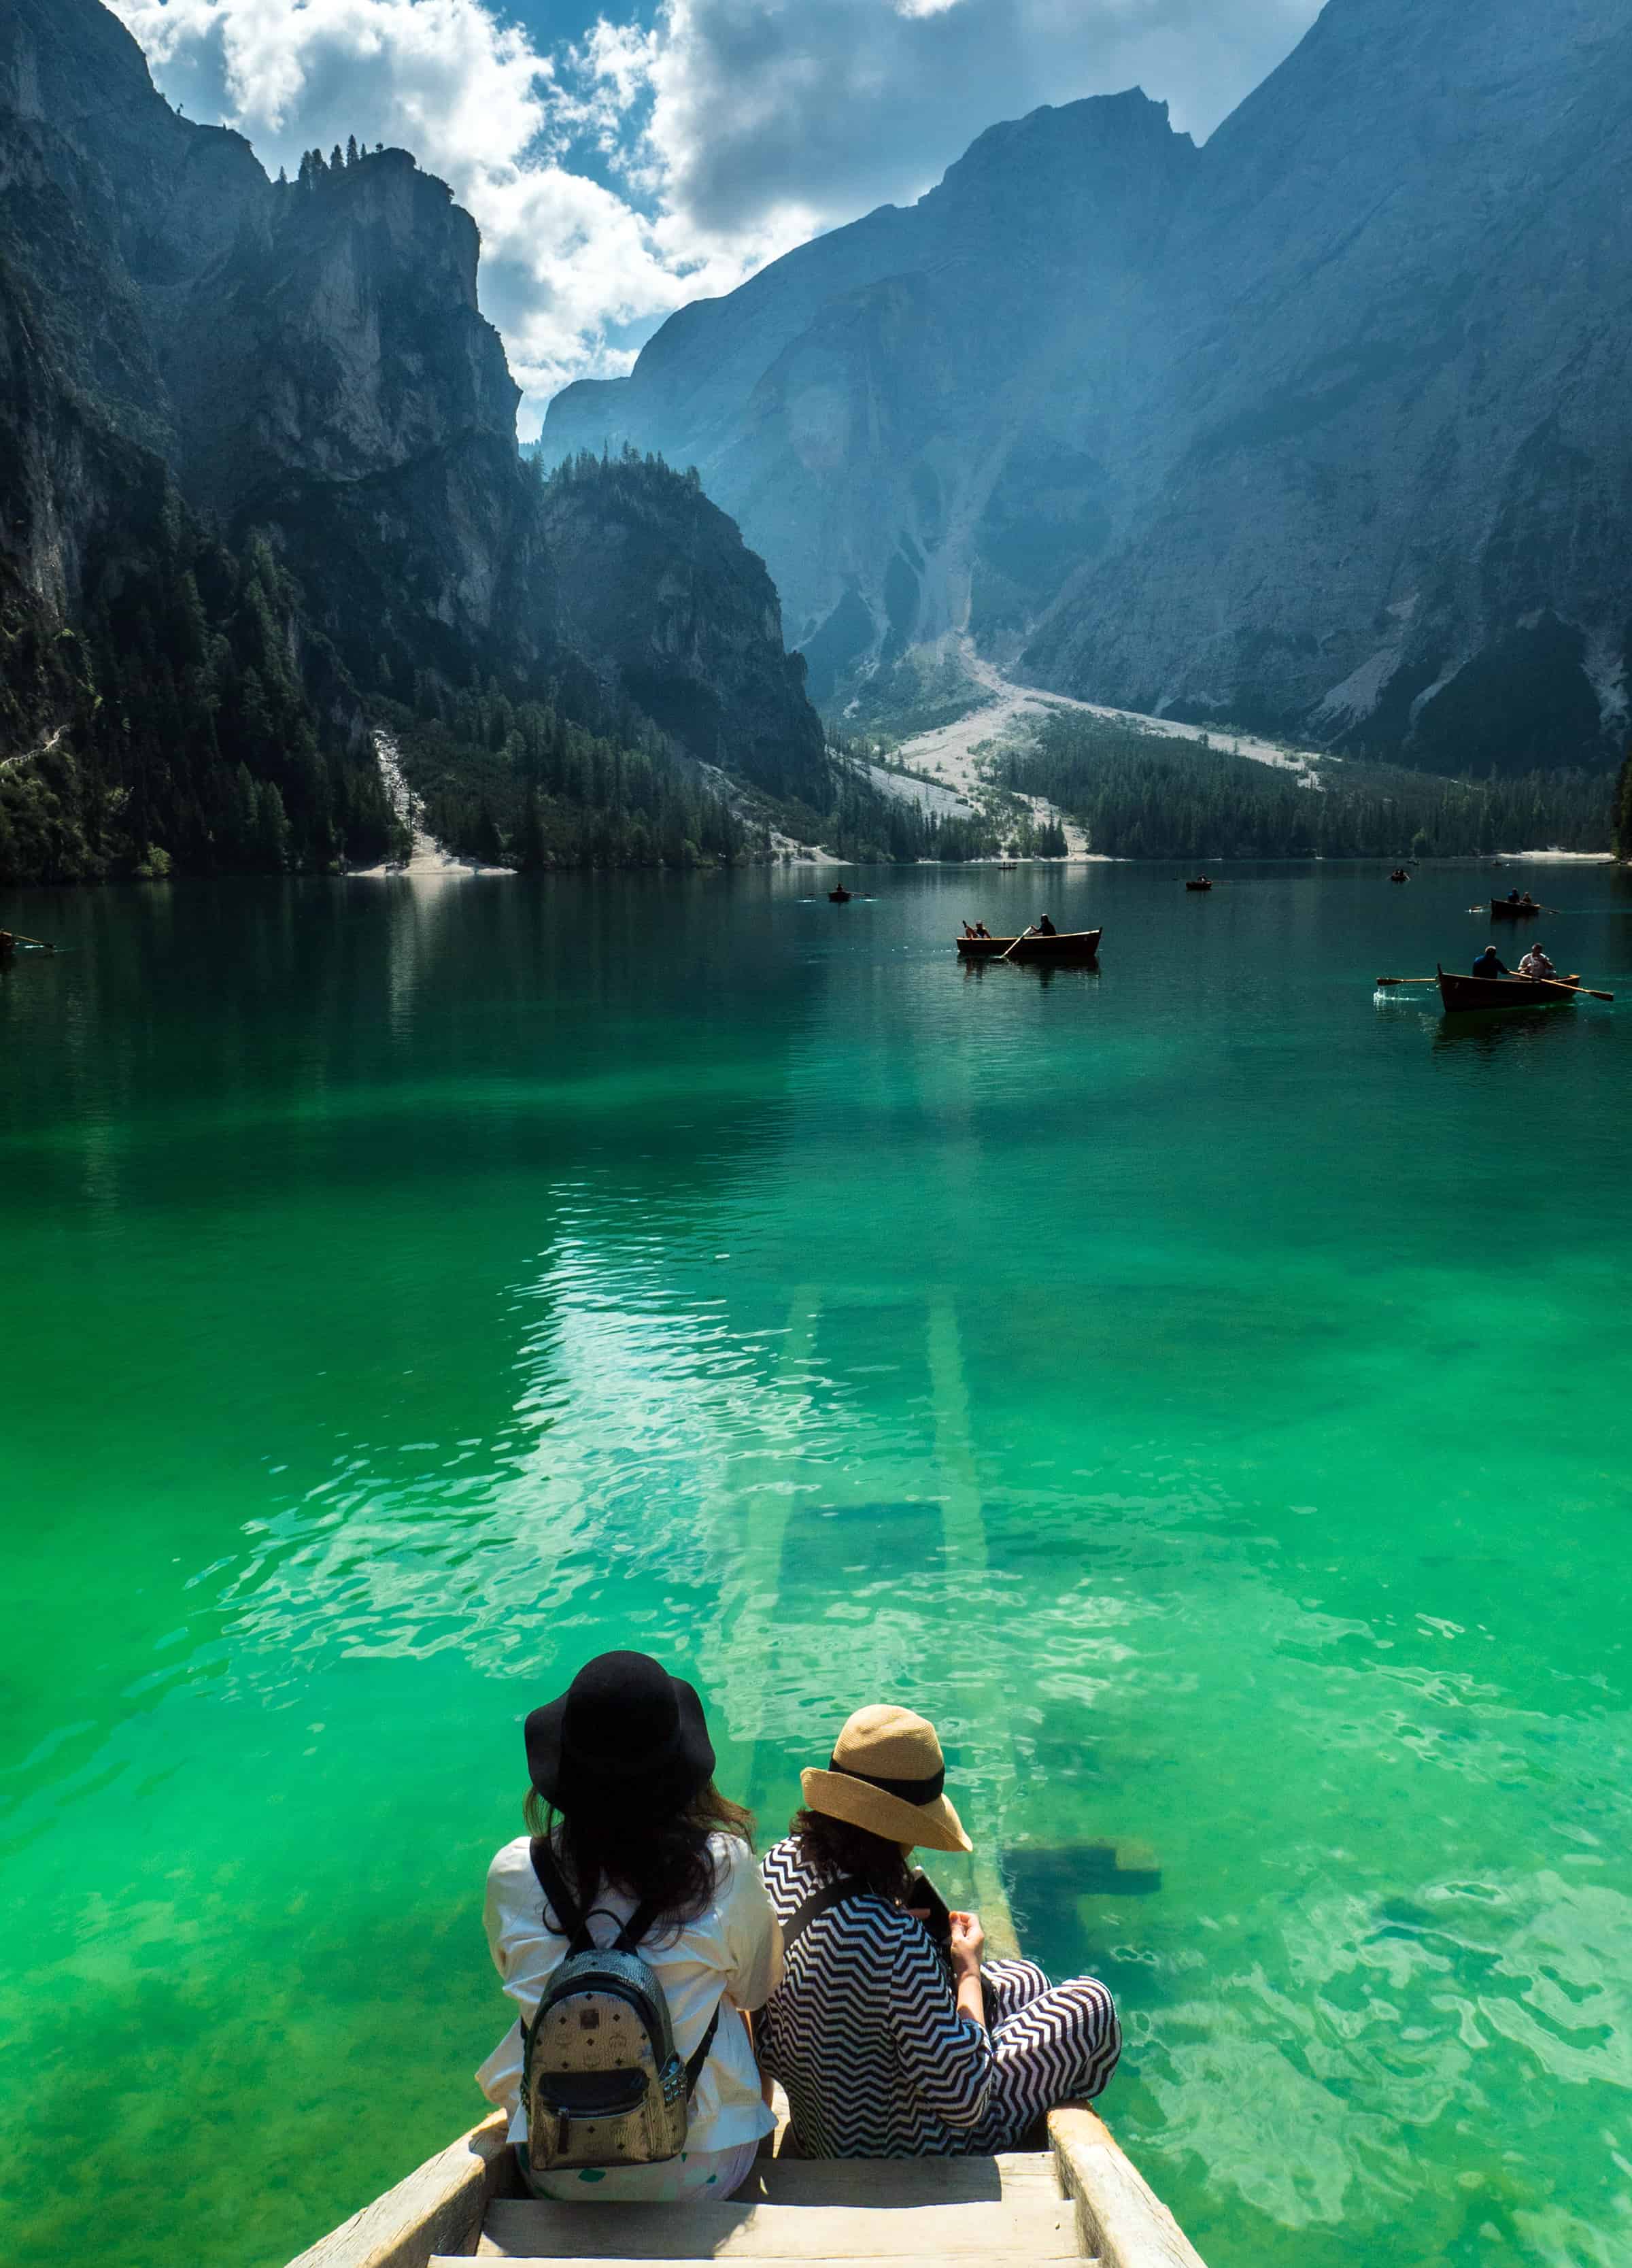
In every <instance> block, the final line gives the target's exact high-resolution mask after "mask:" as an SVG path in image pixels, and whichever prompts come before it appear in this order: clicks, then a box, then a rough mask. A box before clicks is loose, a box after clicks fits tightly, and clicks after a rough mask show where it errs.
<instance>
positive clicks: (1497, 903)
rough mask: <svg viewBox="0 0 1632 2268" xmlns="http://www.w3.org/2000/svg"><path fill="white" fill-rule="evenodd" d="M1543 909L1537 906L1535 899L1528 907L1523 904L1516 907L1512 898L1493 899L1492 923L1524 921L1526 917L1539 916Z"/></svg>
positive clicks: (1491, 905)
mask: <svg viewBox="0 0 1632 2268" xmlns="http://www.w3.org/2000/svg"><path fill="white" fill-rule="evenodd" d="M1540 911H1541V908H1540V906H1539V905H1537V903H1536V902H1535V900H1534V899H1533V898H1532V900H1531V901H1530V903H1529V904H1528V905H1525V904H1523V903H1522V902H1521V903H1519V904H1517V905H1516V904H1515V903H1514V902H1513V900H1512V899H1511V898H1492V899H1491V901H1490V918H1491V920H1492V921H1523V920H1524V919H1525V916H1526V915H1528V914H1539V913H1540Z"/></svg>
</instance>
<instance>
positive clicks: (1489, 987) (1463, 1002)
mask: <svg viewBox="0 0 1632 2268" xmlns="http://www.w3.org/2000/svg"><path fill="white" fill-rule="evenodd" d="M1437 976H1438V978H1439V997H1440V998H1441V1000H1443V1001H1444V1003H1445V1006H1446V1008H1448V1009H1462V1008H1556V1007H1562V1005H1563V1004H1564V1002H1565V1001H1567V1000H1573V999H1575V998H1576V997H1577V993H1576V987H1577V985H1578V984H1579V983H1580V982H1581V979H1580V978H1579V977H1578V976H1567V977H1563V978H1561V979H1558V980H1557V981H1555V980H1554V979H1553V978H1552V977H1548V976H1452V973H1451V971H1450V970H1449V969H1448V968H1440V969H1437Z"/></svg>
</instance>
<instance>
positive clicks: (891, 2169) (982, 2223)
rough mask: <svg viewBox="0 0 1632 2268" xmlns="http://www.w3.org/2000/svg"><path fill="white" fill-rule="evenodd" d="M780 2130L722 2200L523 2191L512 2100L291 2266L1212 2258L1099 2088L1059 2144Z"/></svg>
mask: <svg viewBox="0 0 1632 2268" xmlns="http://www.w3.org/2000/svg"><path fill="white" fill-rule="evenodd" d="M776 2110H777V2113H778V2118H777V2131H776V2133H775V2134H773V2135H768V2136H767V2137H766V2139H765V2141H764V2142H763V2143H762V2144H761V2154H760V2158H759V2161H758V2163H757V2164H756V2165H755V2167H754V2172H753V2173H752V2174H751V2175H750V2176H749V2178H748V2179H747V2181H746V2182H745V2183H743V2185H742V2187H741V2188H740V2189H739V2191H737V2192H736V2194H735V2196H734V2197H731V2198H727V2199H726V2200H725V2201H724V2203H723V2204H719V2205H715V2204H677V2205H550V2204H546V2203H543V2202H541V2201H540V2200H539V2199H537V2198H528V2197H524V2196H523V2195H522V2194H521V2193H520V2191H521V2184H520V2181H519V2179H518V2175H517V2172H516V2162H515V2155H514V2153H513V2152H512V2151H511V2148H510V2146H509V2144H508V2143H507V2142H506V2141H505V2139H504V2136H505V2131H506V2127H507V2124H508V2121H507V2120H506V2118H505V2117H504V2113H503V2112H502V2111H500V2112H496V2113H495V2114H494V2116H493V2117H490V2118H487V2119H484V2120H483V2121H482V2124H481V2125H480V2126H476V2127H473V2128H472V2130H471V2132H469V2133H468V2134H464V2135H461V2136H460V2138H459V2140H458V2141H457V2142H455V2143H454V2144H453V2145H452V2147H451V2148H449V2149H446V2150H444V2151H443V2152H442V2153H441V2154H440V2155H439V2156H437V2157H435V2158H430V2159H428V2160H427V2161H426V2162H425V2163H424V2164H423V2166H421V2167H419V2168H418V2169H417V2170H416V2171H415V2172H414V2173H411V2174H409V2175H408V2177H407V2179H406V2180H404V2181H401V2182H399V2183H397V2186H396V2187H395V2189H393V2190H387V2191H386V2194H385V2195H384V2196H383V2197H381V2198H376V2199H375V2200H374V2202H373V2204H372V2205H364V2208H363V2210H362V2212H361V2213H354V2214H353V2216H352V2218H351V2219H350V2220H348V2221H346V2222H344V2223H343V2224H342V2226H341V2227H340V2228H337V2229H335V2230H334V2232H333V2234H332V2235H328V2236H326V2237H323V2238H322V2239H321V2240H320V2242H318V2243H316V2244H314V2245H313V2246H312V2249H311V2250H310V2251H307V2252H303V2253H302V2254H301V2255H300V2257H299V2258H298V2260H297V2261H295V2262H293V2263H291V2268H437V2264H439V2263H443V2262H452V2261H463V2260H468V2259H469V2258H471V2257H473V2256H480V2257H483V2258H487V2259H501V2260H521V2261H526V2262H528V2263H530V2264H532V2268H544V2264H546V2263H558V2262H562V2261H576V2260H596V2261H599V2262H600V2263H602V2264H603V2268H606V2264H609V2263H611V2262H614V2261H616V2262H620V2263H624V2264H631V2263H634V2262H636V2261H642V2262H644V2261H656V2260H667V2261H680V2260H695V2261H703V2260H710V2261H712V2260H725V2261H729V2262H734V2263H735V2264H736V2268H772V2264H774V2268H791V2264H793V2263H796V2262H798V2261H801V2260H803V2261H808V2262H810V2263H812V2268H814V2264H818V2263H820V2264H821V2268H838V2264H840V2263H842V2262H846V2261H862V2260H865V2261H868V2262H870V2263H871V2264H873V2268H908V2264H909V2263H923V2262H925V2261H943V2262H946V2263H948V2264H951V2268H1048V2264H1049V2263H1051V2262H1055V2261H1068V2260H1090V2261H1096V2262H1098V2263H1099V2268H1203V2263H1202V2258H1201V2256H1200V2255H1199V2254H1198V2253H1197V2252H1196V2250H1195V2247H1194V2246H1193V2245H1192V2244H1191V2243H1190V2242H1189V2240H1188V2239H1187V2236H1186V2235H1185V2234H1184V2231H1183V2230H1182V2229H1181V2228H1180V2226H1179V2224H1178V2222H1177V2221H1176V2220H1174V2219H1173V2215H1172V2213H1169V2212H1168V2210H1167V2208H1166V2206H1165V2205H1163V2204H1162V2202H1161V2200H1160V2198H1158V2197H1157V2196H1156V2194H1155V2192H1154V2191H1152V2190H1151V2189H1150V2187H1149V2186H1148V2184H1147V2183H1145V2181H1144V2180H1143V2176H1141V2175H1140V2174H1139V2173H1138V2171H1137V2170H1136V2168H1135V2167H1134V2166H1133V2165H1132V2164H1131V2163H1130V2161H1128V2159H1127V2158H1125V2157H1124V2156H1123V2154H1122V2153H1121V2150H1120V2149H1119V2148H1118V2147H1117V2146H1116V2143H1115V2140H1114V2138H1113V2136H1112V2134H1111V2132H1110V2130H1109V2129H1108V2128H1107V2127H1106V2125H1105V2124H1104V2122H1103V2121H1102V2120H1101V2119H1100V2118H1099V2117H1098V2116H1097V2115H1096V2114H1095V2112H1094V2111H1092V2110H1090V2108H1089V2107H1088V2105H1087V2104H1086V2103H1083V2102H1071V2103H1067V2104H1065V2105H1063V2106H1062V2108H1061V2109H1060V2110H1053V2111H1050V2112H1049V2114H1048V2128H1047V2147H1044V2148H1040V2149H1027V2150H1011V2151H1005V2152H1004V2153H1003V2154H1001V2155H999V2156H996V2157H986V2158H823V2159H813V2158H800V2157H797V2156H795V2155H794V2154H792V2152H791V2150H790V2147H788V2146H789V2139H790V2138H789V2132H788V2127H787V2123H786V2110H787V2106H786V2103H785V2102H784V2101H783V2096H782V2094H781V2090H780V2089H778V2090H777V2095H776Z"/></svg>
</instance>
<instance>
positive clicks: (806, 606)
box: [545, 94, 1196, 698]
mask: <svg viewBox="0 0 1632 2268" xmlns="http://www.w3.org/2000/svg"><path fill="white" fill-rule="evenodd" d="M1195 162H1196V153H1195V150H1194V148H1193V147H1192V145H1191V144H1190V143H1189V141H1188V140H1187V138H1186V137H1184V136H1177V135H1174V134H1173V132H1172V130H1171V129H1170V128H1169V126H1168V123H1167V116H1166V111H1165V107H1163V106H1161V105H1158V104H1156V103H1151V102H1147V101H1146V100H1145V99H1144V98H1143V95H1139V94H1129V95H1121V96H1117V97H1115V98H1114V99H1106V100H1097V101H1092V102H1084V103H1077V104H1074V105H1072V106H1071V107H1070V108H1068V109H1063V110H1057V111H1056V110H1045V111H1040V112H1039V113H1037V114H1035V115H1034V116H1033V117H1031V118H1028V119H1026V120H1023V121H1021V122H1019V123H1018V125H1011V126H1000V127H996V128H994V129H992V130H991V132H989V134H986V135H983V136H981V139H980V140H979V141H978V142H977V143H976V144H974V147H973V149H971V150H970V151H969V152H968V154H967V157H965V158H962V159H961V160H960V161H959V164H958V165H956V166H953V167H952V170H951V172H950V173H948V174H947V176H946V178H945V180H944V181H943V182H942V183H941V184H940V186H939V187H938V188H937V189H935V190H933V191H931V193H930V195H928V196H926V197H924V198H923V200H922V201H921V202H920V203H918V204H917V205H915V207H913V208H912V210H910V211H908V212H900V211H897V210H894V209H893V208H890V207H886V208H885V209H884V210H881V211H879V212H877V213H873V214H871V215H870V216H869V217H868V218H867V219H865V220H864V221H860V222H857V223H856V225H855V226H854V227H853V228H849V229H844V230H841V231H839V232H837V233H836V234H834V235H833V236H830V237H825V238H821V239H818V240H817V241H816V242H815V243H813V244H811V245H807V246H805V247H802V248H801V249H800V250H799V251H798V252H794V253H791V254H789V255H788V256H787V257H786V258H785V259H783V260H782V261H777V262H776V264H775V266H773V267H772V268H770V269H767V270H766V271H765V272H764V273H763V274H762V275H761V276H756V277H755V278H754V280H753V281H752V282H751V283H749V284H745V285H744V286H743V287H742V289H741V290H740V291H737V292H735V293H733V294H732V295H731V297H730V298H726V299H723V300H717V301H710V302H705V303H702V304H701V305H699V306H693V307H689V308H687V309H684V310H683V311H682V312H681V313H680V314H678V315H676V316H674V317H673V318H672V319H671V320H670V321H669V322H668V323H666V324H665V326H664V328H663V329H662V330H660V331H659V332H658V335H657V336H656V337H655V338H654V339H653V340H652V341H651V343H650V345H649V346H648V347H647V348H646V349H645V350H644V352H643V354H642V356H641V357H640V359H639V361H638V362H637V363H636V367H635V370H634V372H632V374H631V375H630V377H629V378H628V379H618V380H612V381H601V382H585V383H583V384H580V385H578V386H577V387H570V388H569V389H568V390H567V392H566V393H565V394H562V395H561V396H559V397H558V398H557V400H556V401H555V402H554V403H552V404H551V408H550V412H549V416H548V423H547V424H546V428H545V441H546V444H547V446H549V447H551V448H553V449H556V450H564V449H566V448H568V447H570V446H593V447H596V448H599V446H601V444H602V441H603V438H611V439H612V440H613V441H614V445H615V444H616V443H617V442H619V441H621V440H623V439H625V438H628V439H632V440H634V441H635V442H636V445H637V446H643V447H654V448H659V449H661V450H662V451H663V452H664V453H665V455H667V456H669V457H670V458H671V460H673V461H675V462H679V463H687V462H695V464H696V465H697V467H698V468H699V470H700V472H701V474H702V481H703V485H704V487H705V488H706V489H707V490H709V493H710V494H711V495H713V496H715V497H717V498H718V500H719V501H720V503H721V504H723V505H724V508H725V509H726V510H727V511H729V512H731V513H733V515H734V516H736V517H737V518H739V519H741V521H742V522H743V525H744V527H745V530H746V529H748V528H751V529H752V531H753V533H752V535H751V537H750V541H752V542H753V543H754V545H755V546H756V548H757V549H761V550H762V551H763V552H764V554H765V556H766V557H767V560H768V562H770V563H771V569H772V572H773V574H774V575H775V577H776V582H777V585H778V587H779V589H780V590H781V592H782V594H783V605H784V608H786V611H787V615H788V619H789V623H790V629H791V630H792V633H793V636H794V637H795V639H796V641H797V642H798V644H801V645H802V646H803V647H804V649H805V652H806V653H807V655H808V658H809V659H810V664H811V681H812V691H813V692H815V693H816V694H817V696H818V697H819V698H820V697H822V696H823V695H825V694H826V693H827V692H829V691H830V690H831V689H832V687H833V686H834V683H835V682H837V681H841V680H842V678H843V677H844V676H845V675H846V674H847V673H849V672H851V671H853V670H854V668H855V667H856V664H857V663H858V662H861V661H863V660H864V659H876V658H878V656H879V655H880V654H882V655H883V656H885V657H886V658H887V657H888V656H889V655H890V654H892V653H894V652H900V651H901V650H902V649H903V648H904V647H905V646H906V645H907V644H909V643H911V642H913V641H922V640H925V639H929V638H933V637H937V636H938V635H940V634H941V633H942V632H943V631H945V630H949V629H953V628H962V627H963V626H964V625H965V623H966V622H972V623H973V624H974V627H975V628H976V630H977V631H979V632H980V633H981V634H982V635H984V636H986V637H989V638H990V639H992V640H993V641H994V642H1001V641H1002V640H1003V637H1005V636H1007V637H1009V638H1010V640H1011V642H1012V638H1013V637H1014V634H1015V633H1016V632H1018V630H1019V629H1020V628H1021V627H1022V626H1024V625H1025V624H1026V623H1027V622H1029V621H1030V620H1031V619H1033V616H1034V615H1036V614H1037V613H1039V612H1040V610H1041V608H1042V607H1043V606H1044V605H1045V604H1046V603H1047V601H1048V600H1049V599H1050V598H1052V596H1053V595H1054V593H1055V590H1056V589H1057V588H1058V586H1059V583H1060V581H1061V579H1062V575H1063V573H1064V571H1066V569H1067V568H1068V567H1069V566H1070V564H1073V563H1075V562H1076V561H1077V559H1079V558H1081V557H1082V556H1084V553H1086V552H1091V551H1092V549H1095V548H1096V547H1097V546H1098V545H1099V544H1100V543H1101V542H1103V541H1105V538H1106V533H1107V530H1108V527H1109V526H1110V523H1111V519H1112V516H1113V514H1114V504H1115V497H1116V491H1117V487H1118V482H1119V474H1118V471H1117V455H1118V450H1119V439H1118V437H1119V436H1120V433H1121V426H1122V422H1123V420H1124V418H1125V416H1126V414H1127V403H1126V394H1127V372H1126V368H1125V356H1124V353H1123V350H1122V342H1123V340H1124V339H1125V337H1126V335H1127V333H1128V328H1129V320H1130V319H1129V313H1128V308H1129V303H1130V300H1133V299H1136V298H1138V297H1139V295H1140V294H1141V292H1142V291H1143V283H1142V278H1143V276H1144V274H1145V272H1146V270H1147V269H1148V268H1149V265H1150V261H1151V260H1152V258H1153V257H1154V255H1155V252H1156V248H1157V247H1158V245H1159V243H1160V241H1161V239H1162V237H1163V235H1164V233H1165V230H1166V229H1167V227H1168V226H1169V225H1171V220H1172V216H1173V211H1174V210H1175V208H1176V206H1177V204H1178V203H1179V201H1180V198H1181V197H1182V195H1183V193H1184V185H1185V183H1186V180H1187V178H1188V175H1189V173H1190V172H1191V170H1192V168H1193V167H1194V166H1195ZM1067 372H1069V373H1070V383H1069V384H1067V383H1066V382H1065V376H1064V374H1065V373H1067Z"/></svg>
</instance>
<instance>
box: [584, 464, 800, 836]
mask: <svg viewBox="0 0 1632 2268" xmlns="http://www.w3.org/2000/svg"><path fill="white" fill-rule="evenodd" d="M544 527H545V533H546V535H547V538H548V544H549V549H550V554H551V556H552V558H553V559H554V561H555V567H556V571H557V573H558V575H559V578H560V590H561V614H560V620H561V627H562V635H563V636H564V637H566V639H567V640H568V642H569V644H570V645H571V646H572V647H573V649H574V651H575V652H578V653H580V654H582V655H584V657H585V659H587V660H589V661H590V662H591V663H592V666H594V667H595V669H596V670H597V672H598V673H599V674H600V675H601V677H602V678H603V679H605V680H606V681H609V682H611V683H613V684H615V685H616V687H617V688H618V689H619V690H620V691H621V693H623V694H624V695H625V696H626V697H627V698H628V699H629V700H630V701H631V702H633V703H635V705H636V707H637V708H638V709H640V710H641V711H643V713H644V714H645V715H646V716H648V717H650V718H652V720H653V721H654V723H656V724H658V725H660V726H661V727H662V729H663V730H664V731H665V733H669V734H670V736H671V737H672V738H673V740H677V741H678V742H679V743H680V746H681V747H683V748H685V750H686V751H687V754H688V755H692V756H695V757H696V758H697V759H698V760H699V761H700V762H704V763H709V764H713V765H715V766H717V767H718V768H719V769H720V770H723V771H725V772H729V773H731V774H734V775H735V776H736V777H739V778H743V779H751V780H754V781H756V782H757V783H758V784H760V785H761V786H763V787H765V788H768V790H769V791H770V792H771V793H772V794H774V795H776V796H780V797H784V798H801V799H803V798H808V797H809V795H810V793H811V787H812V781H813V780H816V779H818V778H820V777H821V774H822V770H823V766H824V755H823V740H822V730H821V725H820V721H819V719H818V718H817V716H816V712H815V711H814V710H813V709H812V708H811V706H810V704H809V703H808V702H807V701H806V700H805V690H804V687H805V664H804V662H803V661H802V660H801V659H799V657H798V655H793V654H784V652H783V642H782V609H781V606H780V604H779V602H778V600H777V597H776V585H775V584H774V583H773V582H772V581H771V578H770V577H769V576H768V574H767V573H766V571H765V565H764V563H763V561H762V560H761V559H758V558H756V557H755V556H754V553H753V552H751V551H749V550H747V549H745V548H744V545H743V541H742V539H741V537H740V535H739V534H738V531H737V527H736V524H735V522H734V521H732V520H729V519H726V517H725V515H724V512H721V511H720V510H719V508H718V506H717V505H716V504H710V503H709V499H708V497H706V496H704V495H703V493H702V488H701V486H700V484H699V483H698V482H697V480H696V478H695V475H693V476H691V477H687V476H685V475H681V474H679V473H675V472H673V471H671V470H670V468H668V467H667V466H666V465H664V464H661V463H659V462H658V461H656V460H643V459H640V458H637V457H635V456H634V455H633V454H632V453H631V454H630V455H629V457H628V458H612V459H609V460H602V459H601V458H599V457H591V456H584V457H582V458H579V459H576V460H569V462H568V463H566V464H564V465H562V467H561V468H559V469H558V470H557V471H556V473H555V475H554V476H553V477H552V478H551V479H550V481H549V482H548V484H547V485H546V487H545V490H544ZM773 658H774V659H773Z"/></svg>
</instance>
